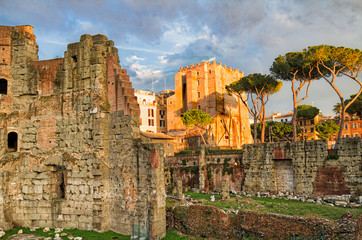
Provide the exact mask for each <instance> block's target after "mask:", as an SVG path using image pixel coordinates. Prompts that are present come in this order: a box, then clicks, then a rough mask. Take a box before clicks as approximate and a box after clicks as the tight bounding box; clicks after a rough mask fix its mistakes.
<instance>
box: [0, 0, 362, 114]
mask: <svg viewBox="0 0 362 240" xmlns="http://www.w3.org/2000/svg"><path fill="white" fill-rule="evenodd" d="M0 25H8V26H15V25H32V26H33V27H34V32H35V34H36V36H37V43H38V45H39V59H41V60H42V59H51V58H56V57H62V56H63V55H64V51H65V50H66V46H67V44H68V43H71V42H77V41H79V38H80V36H81V35H82V34H85V33H87V34H98V33H101V34H104V35H106V36H107V37H108V38H109V39H112V40H113V41H114V42H115V46H117V47H118V51H119V56H120V63H121V66H122V68H126V69H127V70H128V73H129V74H130V76H131V81H132V84H133V87H134V88H135V89H146V90H151V88H152V84H151V81H152V80H151V79H152V72H153V77H154V91H156V92H158V91H161V90H163V89H164V88H165V81H166V88H168V89H173V88H174V74H175V73H176V72H177V71H178V69H179V68H180V67H184V66H187V65H188V66H189V65H191V64H195V63H196V62H201V61H202V60H205V61H207V60H216V61H217V62H221V63H222V64H225V65H227V66H228V67H232V68H238V69H240V70H241V71H244V73H245V75H247V74H250V73H255V72H260V73H265V74H266V73H269V68H270V66H271V64H272V62H273V60H274V59H275V58H276V57H277V56H278V55H283V54H285V53H287V52H290V51H301V50H302V49H303V48H306V47H308V46H311V45H319V44H328V45H335V46H346V47H350V48H359V49H362V1H360V0H318V1H316V0H303V1H302V0H224V1H221V0H169V1H166V0H152V1H151V0H63V1H60V0H59V1H58V0H11V1H10V0H0ZM338 85H339V86H340V87H341V88H342V92H343V94H344V95H345V96H346V97H348V96H349V95H350V94H353V93H356V92H357V85H356V84H353V82H352V81H350V80H349V79H345V80H341V81H340V83H339V84H338ZM291 101H292V100H291V90H290V84H289V83H284V86H283V88H282V90H281V91H280V92H279V93H277V94H275V95H274V96H272V97H271V101H270V103H269V104H268V106H267V113H268V114H270V113H272V112H282V113H286V112H290V111H291V109H292V103H291ZM336 102H338V97H337V95H336V94H335V93H334V92H333V90H332V89H331V88H330V87H329V85H327V83H325V82H324V80H319V81H317V82H314V83H312V86H311V92H310V95H309V97H308V98H307V99H306V100H305V101H303V102H302V103H304V104H314V105H315V106H316V107H318V108H320V109H321V110H322V112H323V113H325V114H328V115H330V114H333V113H332V109H333V105H334V104H335V103H336Z"/></svg>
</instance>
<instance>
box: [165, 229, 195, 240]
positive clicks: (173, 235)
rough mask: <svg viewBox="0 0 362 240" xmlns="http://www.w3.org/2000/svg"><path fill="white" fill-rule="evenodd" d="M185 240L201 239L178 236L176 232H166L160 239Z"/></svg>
mask: <svg viewBox="0 0 362 240" xmlns="http://www.w3.org/2000/svg"><path fill="white" fill-rule="evenodd" d="M187 239H194V240H201V239H202V238H198V237H192V236H188V235H179V233H177V232H176V231H172V230H170V231H167V233H166V237H164V238H162V240H187Z"/></svg>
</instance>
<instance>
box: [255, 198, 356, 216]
mask: <svg viewBox="0 0 362 240" xmlns="http://www.w3.org/2000/svg"><path fill="white" fill-rule="evenodd" d="M254 201H255V202H257V203H259V204H261V205H263V206H264V207H265V208H262V209H261V211H262V212H273V213H280V214H285V215H291V216H310V217H321V218H327V219H329V220H337V219H340V218H341V217H342V215H343V214H345V213H346V212H348V211H349V212H350V213H352V214H353V216H354V217H356V216H358V215H359V214H362V207H359V208H343V207H336V206H334V207H333V206H329V205H318V204H314V203H304V202H294V201H288V200H285V199H271V198H258V197H255V198H254Z"/></svg>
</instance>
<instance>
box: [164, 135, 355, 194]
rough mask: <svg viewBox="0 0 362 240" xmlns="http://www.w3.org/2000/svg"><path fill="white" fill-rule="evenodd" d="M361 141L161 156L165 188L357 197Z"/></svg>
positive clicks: (252, 146) (248, 146)
mask: <svg viewBox="0 0 362 240" xmlns="http://www.w3.org/2000/svg"><path fill="white" fill-rule="evenodd" d="M361 166H362V140H361V138H359V137H356V138H345V139H341V140H339V142H338V144H337V145H336V149H328V142H327V140H313V141H299V142H296V143H291V142H278V143H259V144H246V145H244V146H243V149H242V150H241V151H240V152H239V153H237V152H234V153H232V152H229V153H227V152H225V153H218V154H215V153H208V154H207V153H206V154H205V153H204V152H203V151H201V152H200V153H194V154H189V155H186V154H184V155H178V156H174V157H167V158H166V162H165V179H166V186H167V187H168V186H172V184H173V183H175V182H176V181H178V180H182V183H183V186H186V187H188V188H199V189H200V190H204V191H208V190H210V191H214V190H219V191H220V190H221V188H222V183H223V182H227V183H228V184H229V187H230V190H231V191H236V192H240V191H243V192H246V193H254V194H256V193H257V192H259V193H260V192H264V193H271V194H278V193H283V194H285V193H289V194H292V193H293V194H294V195H299V196H313V195H314V196H327V195H336V196H341V195H351V196H352V198H353V199H355V200H356V199H358V198H359V196H362V185H361V184H360V183H361V181H362V168H361Z"/></svg>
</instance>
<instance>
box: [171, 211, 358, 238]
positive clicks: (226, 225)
mask: <svg viewBox="0 0 362 240" xmlns="http://www.w3.org/2000/svg"><path fill="white" fill-rule="evenodd" d="M167 216H168V218H167V222H168V229H175V230H177V231H180V232H182V233H185V234H189V235H195V236H201V237H213V238H221V239H229V238H241V237H243V236H244V235H245V234H252V235H255V236H259V237H262V238H263V239H292V237H293V234H294V235H295V237H297V238H300V237H303V238H305V237H317V236H321V234H322V231H323V232H324V236H325V239H346V240H347V239H348V240H354V239H355V240H358V239H360V238H358V237H359V236H360V235H361V232H360V230H359V228H360V226H361V224H362V223H361V220H362V219H361V215H360V216H358V217H357V219H355V220H354V219H353V218H352V216H351V215H349V214H345V215H344V216H342V218H341V219H339V220H336V221H329V220H326V219H322V218H310V217H293V216H286V215H281V214H273V213H256V212H250V211H239V212H238V213H237V214H232V213H225V212H224V211H222V210H220V209H218V208H215V207H211V206H204V205H191V206H177V207H175V208H174V209H172V208H169V209H167ZM358 227H359V228H358ZM322 228H323V230H322ZM316 239H320V238H316Z"/></svg>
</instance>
